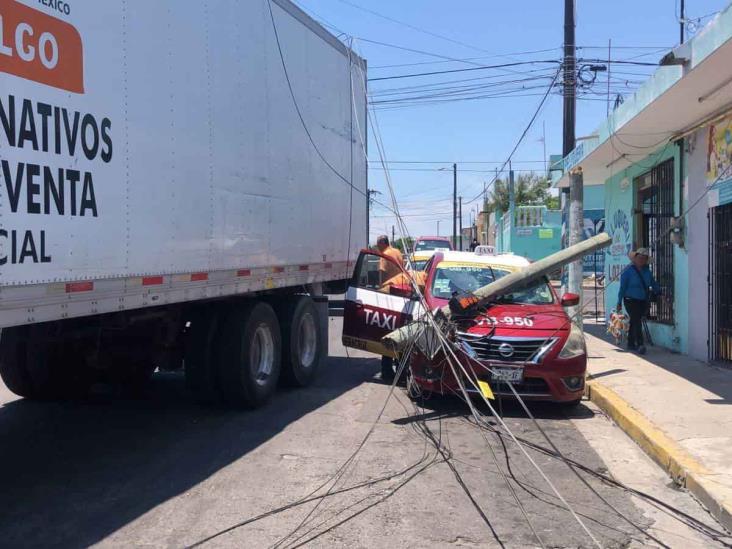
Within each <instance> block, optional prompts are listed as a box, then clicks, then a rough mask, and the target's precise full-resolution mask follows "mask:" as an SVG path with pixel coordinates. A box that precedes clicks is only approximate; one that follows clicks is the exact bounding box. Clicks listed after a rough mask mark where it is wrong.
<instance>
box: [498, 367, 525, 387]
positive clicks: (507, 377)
mask: <svg viewBox="0 0 732 549" xmlns="http://www.w3.org/2000/svg"><path fill="white" fill-rule="evenodd" d="M491 370H492V371H493V373H492V374H491V379H492V380H493V381H510V382H511V383H520V382H521V380H522V379H523V378H524V369H523V368H496V367H495V366H494V367H491Z"/></svg>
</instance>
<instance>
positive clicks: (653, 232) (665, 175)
mask: <svg viewBox="0 0 732 549" xmlns="http://www.w3.org/2000/svg"><path fill="white" fill-rule="evenodd" d="M635 183H636V189H637V190H638V194H637V208H636V213H637V215H638V225H637V227H638V239H637V242H638V243H639V246H643V247H644V248H649V249H650V250H651V271H652V272H653V276H655V277H656V280H657V281H658V283H659V285H660V286H661V295H660V296H659V297H658V298H657V299H656V300H654V301H653V302H651V308H650V311H649V313H648V318H649V319H650V320H654V321H656V322H660V323H663V324H673V323H674V245H673V243H672V242H671V238H670V230H671V224H672V222H673V219H674V161H673V158H671V159H669V160H666V161H665V162H663V163H661V164H659V165H658V166H656V167H654V168H653V169H651V170H650V171H648V172H646V173H644V174H643V175H641V176H639V177H637V178H636V180H635Z"/></svg>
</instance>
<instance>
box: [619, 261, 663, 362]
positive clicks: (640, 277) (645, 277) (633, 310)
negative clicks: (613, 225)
mask: <svg viewBox="0 0 732 549" xmlns="http://www.w3.org/2000/svg"><path fill="white" fill-rule="evenodd" d="M628 256H629V257H630V261H631V263H630V265H628V266H627V267H626V268H625V270H624V271H623V273H622V274H621V275H620V290H619V291H618V305H617V311H618V312H620V311H622V309H623V305H625V310H626V311H627V312H628V316H629V317H630V326H629V327H628V350H630V351H636V350H637V351H638V353H639V354H641V355H642V354H645V352H646V347H645V345H644V344H643V317H644V316H645V315H646V314H647V312H648V307H649V306H650V303H651V298H652V297H653V296H654V295H658V294H660V293H661V287H660V286H659V285H658V282H656V279H655V278H653V274H652V273H651V269H650V268H649V267H648V259H649V258H650V253H649V252H648V248H638V249H637V250H635V251H633V252H630V254H628Z"/></svg>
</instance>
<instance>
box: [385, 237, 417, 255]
mask: <svg viewBox="0 0 732 549" xmlns="http://www.w3.org/2000/svg"><path fill="white" fill-rule="evenodd" d="M404 244H406V245H407V251H411V250H413V249H414V238H412V237H411V236H407V237H405V238H404V240H403V241H402V239H401V238H399V237H398V236H397V237H396V238H395V239H394V242H392V243H391V245H392V246H394V247H395V248H396V249H398V250H399V251H400V252H402V253H405V252H404Z"/></svg>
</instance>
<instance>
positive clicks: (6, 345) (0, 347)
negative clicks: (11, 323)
mask: <svg viewBox="0 0 732 549" xmlns="http://www.w3.org/2000/svg"><path fill="white" fill-rule="evenodd" d="M27 331H28V327H27V326H20V327H16V328H5V329H4V330H3V331H2V337H0V376H2V378H3V382H4V383H5V385H6V386H7V388H8V389H10V390H11V391H12V392H13V393H15V394H16V395H18V396H22V397H26V398H33V397H34V394H35V391H34V390H33V382H32V380H31V378H30V373H29V372H28V370H27V367H26V362H27V361H26V348H27V343H26V341H25V337H24V336H25V335H26V333H27Z"/></svg>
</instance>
